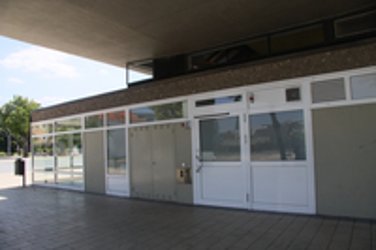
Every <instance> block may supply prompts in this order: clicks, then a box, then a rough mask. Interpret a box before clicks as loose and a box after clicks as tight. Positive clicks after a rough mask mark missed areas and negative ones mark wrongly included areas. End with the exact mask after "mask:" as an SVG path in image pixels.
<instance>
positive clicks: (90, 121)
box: [85, 114, 103, 128]
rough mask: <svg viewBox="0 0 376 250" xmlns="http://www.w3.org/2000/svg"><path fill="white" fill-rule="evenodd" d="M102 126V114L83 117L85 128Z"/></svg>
mask: <svg viewBox="0 0 376 250" xmlns="http://www.w3.org/2000/svg"><path fill="white" fill-rule="evenodd" d="M100 127H103V114H98V115H91V116H86V117H85V128H100Z"/></svg>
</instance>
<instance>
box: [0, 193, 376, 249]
mask: <svg viewBox="0 0 376 250" xmlns="http://www.w3.org/2000/svg"><path fill="white" fill-rule="evenodd" d="M247 248H248V249H341V250H342V249H356V250H358V249H376V223H375V222H371V221H359V220H350V219H347V220H344V219H335V218H322V217H316V216H303V215H291V214H290V215H287V214H277V213H275V214H273V213H262V212H248V211H238V210H226V209H215V208H207V207H191V206H180V205H174V204H166V203H159V202H147V201H139V200H128V199H121V198H113V197H106V196H99V195H90V194H83V193H77V192H69V191H62V190H54V189H45V188H34V187H29V188H25V189H22V188H15V189H3V190H0V249H247Z"/></svg>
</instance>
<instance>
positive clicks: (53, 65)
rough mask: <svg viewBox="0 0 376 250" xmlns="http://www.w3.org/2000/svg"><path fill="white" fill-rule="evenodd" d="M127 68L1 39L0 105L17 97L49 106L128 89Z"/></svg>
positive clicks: (4, 38)
mask: <svg viewBox="0 0 376 250" xmlns="http://www.w3.org/2000/svg"><path fill="white" fill-rule="evenodd" d="M125 77H126V73H125V68H121V67H115V66H112V65H108V64H104V63H101V62H97V61H93V60H89V59H85V58H82V57H78V56H74V55H69V54H66V53H63V52H59V51H56V50H51V49H47V48H43V47H38V46H35V45H32V44H28V43H24V42H20V41H17V40H13V39H9V38H6V37H2V36H0V106H1V105H3V104H4V103H6V102H8V101H9V100H11V99H12V98H13V96H14V95H20V96H23V97H27V98H29V99H32V100H34V101H36V102H38V103H40V104H41V105H42V107H47V106H51V105H55V104H58V103H62V102H66V101H71V100H74V99H79V98H82V97H88V96H92V95H96V94H100V93H104V92H109V91H114V90H118V89H123V88H126V87H127V86H126V79H125Z"/></svg>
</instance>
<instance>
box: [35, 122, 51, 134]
mask: <svg viewBox="0 0 376 250" xmlns="http://www.w3.org/2000/svg"><path fill="white" fill-rule="evenodd" d="M50 133H52V123H44V124H38V125H33V126H32V128H31V134H32V135H43V134H50Z"/></svg>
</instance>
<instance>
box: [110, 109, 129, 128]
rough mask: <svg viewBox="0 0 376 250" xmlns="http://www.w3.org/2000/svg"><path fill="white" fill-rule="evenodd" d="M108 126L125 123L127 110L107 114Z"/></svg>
mask: <svg viewBox="0 0 376 250" xmlns="http://www.w3.org/2000/svg"><path fill="white" fill-rule="evenodd" d="M106 118H107V126H116V125H123V124H125V112H124V111H118V112H111V113H107V114H106Z"/></svg>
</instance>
